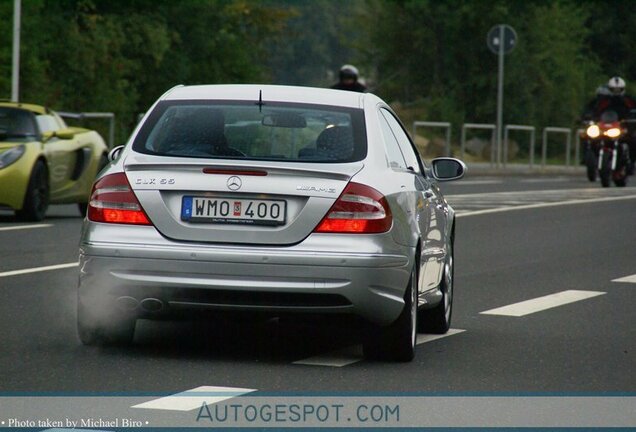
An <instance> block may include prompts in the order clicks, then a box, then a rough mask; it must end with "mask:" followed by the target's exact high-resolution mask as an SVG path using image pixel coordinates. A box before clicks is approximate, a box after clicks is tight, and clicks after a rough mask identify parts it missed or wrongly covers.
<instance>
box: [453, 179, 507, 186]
mask: <svg viewBox="0 0 636 432" xmlns="http://www.w3.org/2000/svg"><path fill="white" fill-rule="evenodd" d="M501 183H503V180H462V181H458V182H457V183H455V184H454V186H472V185H489V184H501Z"/></svg>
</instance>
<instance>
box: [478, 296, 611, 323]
mask: <svg viewBox="0 0 636 432" xmlns="http://www.w3.org/2000/svg"><path fill="white" fill-rule="evenodd" d="M603 294H606V293H605V292H602V291H579V290H567V291H561V292H558V293H555V294H550V295H547V296H543V297H537V298H535V299H531V300H526V301H522V302H519V303H513V304H511V305H508V306H502V307H498V308H495V309H490V310H487V311H484V312H481V314H483V315H503V316H512V317H522V316H525V315H529V314H533V313H536V312H541V311H544V310H546V309H552V308H555V307H557V306H563V305H566V304H569V303H574V302H577V301H581V300H586V299H589V298H592V297H597V296H600V295H603Z"/></svg>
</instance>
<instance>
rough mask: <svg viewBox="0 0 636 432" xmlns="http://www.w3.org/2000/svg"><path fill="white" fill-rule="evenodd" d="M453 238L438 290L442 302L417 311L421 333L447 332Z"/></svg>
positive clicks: (450, 312) (452, 273)
mask: <svg viewBox="0 0 636 432" xmlns="http://www.w3.org/2000/svg"><path fill="white" fill-rule="evenodd" d="M453 242H454V241H453V238H451V242H450V245H449V246H448V249H449V250H448V252H447V253H446V259H445V261H444V275H443V276H442V281H441V282H440V286H439V289H440V291H441V292H442V300H441V301H440V302H439V304H438V305H437V306H435V307H434V308H432V309H424V310H420V311H418V314H419V318H418V323H419V331H421V332H423V333H435V334H444V333H446V332H447V331H448V329H449V328H450V324H451V317H452V315H453V276H454V269H455V267H454V263H453Z"/></svg>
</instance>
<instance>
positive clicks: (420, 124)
mask: <svg viewBox="0 0 636 432" xmlns="http://www.w3.org/2000/svg"><path fill="white" fill-rule="evenodd" d="M418 127H437V128H445V129H446V156H450V155H451V124H450V123H449V122H433V121H414V122H413V137H415V135H416V131H417V128H418Z"/></svg>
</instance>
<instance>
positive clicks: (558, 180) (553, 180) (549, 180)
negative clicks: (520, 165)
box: [519, 177, 570, 183]
mask: <svg viewBox="0 0 636 432" xmlns="http://www.w3.org/2000/svg"><path fill="white" fill-rule="evenodd" d="M569 181H570V179H569V178H564V177H555V178H545V179H543V178H537V179H521V180H519V183H565V182H569Z"/></svg>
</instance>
